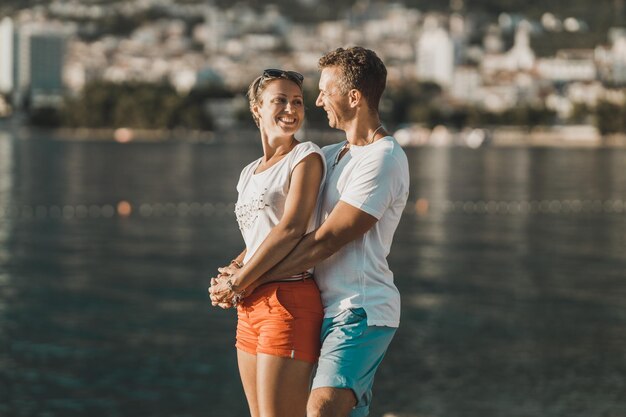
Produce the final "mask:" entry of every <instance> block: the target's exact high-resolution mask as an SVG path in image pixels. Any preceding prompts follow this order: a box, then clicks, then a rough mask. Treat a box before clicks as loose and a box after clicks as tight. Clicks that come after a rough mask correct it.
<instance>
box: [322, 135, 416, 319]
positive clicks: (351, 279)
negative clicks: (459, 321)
mask: <svg viewBox="0 0 626 417" xmlns="http://www.w3.org/2000/svg"><path fill="white" fill-rule="evenodd" d="M344 144H345V142H343V143H338V144H335V145H330V146H326V147H324V148H323V149H322V151H323V152H324V156H325V158H326V166H327V167H328V173H327V175H326V184H325V189H324V193H323V194H322V200H321V202H320V213H319V215H320V221H321V222H323V221H324V220H326V218H327V217H328V215H329V214H330V212H331V211H332V210H333V208H334V207H335V206H336V205H337V203H338V202H339V201H340V200H341V201H343V202H345V203H348V204H350V205H351V206H354V207H356V208H358V209H360V210H362V211H364V212H366V213H368V214H370V215H372V216H374V217H376V218H377V219H378V221H377V222H376V224H375V225H374V226H373V227H372V228H371V229H370V230H369V231H368V232H367V233H365V234H364V235H363V236H362V237H360V238H358V239H356V240H354V241H352V242H350V243H348V244H347V245H346V246H344V247H343V248H341V250H339V251H338V252H336V253H335V254H334V255H332V256H331V257H330V258H328V259H326V260H324V261H323V262H321V263H319V264H318V265H316V267H315V280H316V282H317V284H318V286H319V288H320V290H321V292H322V301H323V304H324V316H325V317H333V316H336V315H337V314H339V313H341V312H342V311H345V310H346V309H349V308H358V307H362V308H364V309H365V312H366V313H367V324H368V325H370V326H389V327H398V325H399V323H400V293H399V292H398V289H397V288H396V286H395V285H394V283H393V273H392V272H391V270H390V269H389V265H388V264H387V255H388V254H389V251H390V249H391V242H392V239H393V234H394V232H395V231H396V228H397V226H398V223H399V221H400V217H401V216H402V212H403V211H404V206H405V205H406V201H407V198H408V195H409V165H408V161H407V158H406V154H405V153H404V151H403V150H402V148H401V147H400V145H399V144H398V142H396V140H395V139H394V138H393V137H391V136H386V137H384V138H382V139H379V140H377V141H376V142H374V143H372V144H370V145H366V146H351V147H350V148H349V151H348V152H347V153H346V154H345V155H344V156H343V157H342V158H341V159H340V160H339V161H338V162H337V156H338V154H339V152H340V151H341V148H342V147H343V145H344Z"/></svg>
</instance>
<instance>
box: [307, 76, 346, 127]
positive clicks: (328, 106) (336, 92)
mask: <svg viewBox="0 0 626 417" xmlns="http://www.w3.org/2000/svg"><path fill="white" fill-rule="evenodd" d="M339 75H340V69H339V68H338V67H326V68H324V69H323V70H322V74H321V76H320V83H319V88H320V94H319V96H317V100H316V101H315V105H316V106H317V107H322V108H324V110H325V111H326V115H327V116H328V125H329V126H330V127H332V128H335V129H345V127H346V122H347V121H350V120H352V118H353V117H354V114H355V111H354V109H353V108H352V107H350V102H349V100H348V94H347V92H345V93H344V92H342V91H341V88H340V87H339V83H338V80H339Z"/></svg>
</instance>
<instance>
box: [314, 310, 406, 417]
mask: <svg viewBox="0 0 626 417" xmlns="http://www.w3.org/2000/svg"><path fill="white" fill-rule="evenodd" d="M396 330H397V329H396V328H395V327H383V326H368V325H367V314H366V313H365V310H364V309H362V308H355V309H349V310H346V311H344V312H342V313H340V314H339V315H337V316H335V317H330V318H325V319H324V321H323V323H322V351H321V353H320V358H319V362H318V365H317V371H316V372H315V378H314V379H313V386H312V389H315V388H322V387H333V388H350V389H351V390H352V391H353V392H354V395H355V396H356V399H357V404H356V406H355V407H354V409H353V410H352V413H350V417H362V416H367V415H368V414H369V408H370V403H371V400H372V385H374V374H375V373H376V369H378V365H380V362H381V361H382V360H383V357H384V356H385V352H386V351H387V347H388V346H389V344H390V343H391V339H393V336H394V334H395V333H396Z"/></svg>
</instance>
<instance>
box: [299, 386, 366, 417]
mask: <svg viewBox="0 0 626 417" xmlns="http://www.w3.org/2000/svg"><path fill="white" fill-rule="evenodd" d="M355 405H356V398H355V396H354V392H353V391H352V390H351V389H350V388H331V387H321V388H316V389H314V390H313V391H312V392H311V396H310V397H309V402H308V404H307V410H306V415H307V417H348V416H349V415H350V413H351V412H352V409H353V408H354V406H355Z"/></svg>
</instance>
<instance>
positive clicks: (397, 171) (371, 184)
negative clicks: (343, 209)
mask: <svg viewBox="0 0 626 417" xmlns="http://www.w3.org/2000/svg"><path fill="white" fill-rule="evenodd" d="M351 177H352V178H351V180H350V183H349V184H346V186H345V188H344V190H345V191H344V192H343V193H342V194H341V198H340V200H341V201H344V202H346V203H348V204H350V205H351V206H354V207H356V208H358V209H359V210H362V211H364V212H366V213H367V214H370V215H372V216H374V217H376V218H377V219H379V220H380V218H381V217H382V216H383V214H384V213H385V210H387V208H388V207H389V206H390V205H391V204H392V203H393V202H394V201H395V200H396V199H397V198H398V197H400V196H402V193H403V192H404V189H403V188H404V186H403V175H402V169H401V165H400V162H399V161H397V160H396V158H394V157H393V156H392V155H390V154H382V155H380V154H379V155H376V156H375V157H370V158H365V159H364V160H363V161H361V163H360V164H359V166H358V167H355V170H354V172H353V173H352V176H351Z"/></svg>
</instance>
